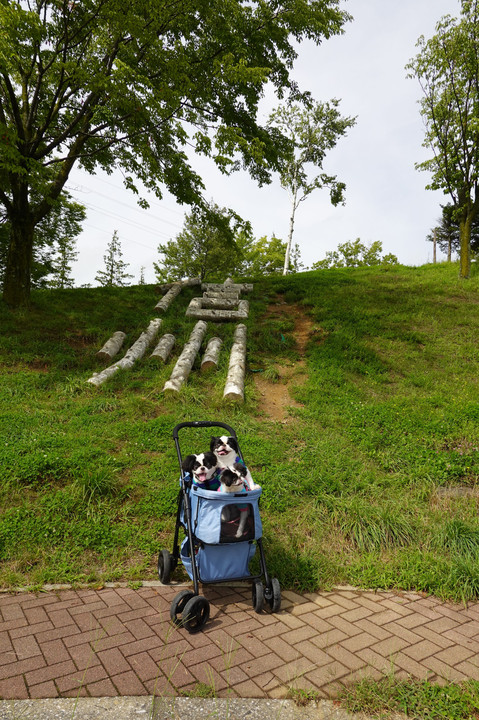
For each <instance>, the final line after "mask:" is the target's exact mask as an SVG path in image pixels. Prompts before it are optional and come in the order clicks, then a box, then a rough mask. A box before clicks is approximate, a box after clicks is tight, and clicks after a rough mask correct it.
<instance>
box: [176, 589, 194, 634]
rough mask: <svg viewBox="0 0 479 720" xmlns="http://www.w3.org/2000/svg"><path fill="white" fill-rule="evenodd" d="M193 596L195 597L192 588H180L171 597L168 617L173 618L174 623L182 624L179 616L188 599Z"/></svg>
mask: <svg viewBox="0 0 479 720" xmlns="http://www.w3.org/2000/svg"><path fill="white" fill-rule="evenodd" d="M193 597H195V594H194V592H193V591H192V590H182V591H181V592H179V593H178V595H177V596H176V597H175V598H174V599H173V602H172V603H171V606H170V618H171V619H172V620H173V622H174V623H175V625H182V619H181V617H179V616H181V615H182V613H183V610H184V609H185V607H186V604H187V602H188V600H191V598H193Z"/></svg>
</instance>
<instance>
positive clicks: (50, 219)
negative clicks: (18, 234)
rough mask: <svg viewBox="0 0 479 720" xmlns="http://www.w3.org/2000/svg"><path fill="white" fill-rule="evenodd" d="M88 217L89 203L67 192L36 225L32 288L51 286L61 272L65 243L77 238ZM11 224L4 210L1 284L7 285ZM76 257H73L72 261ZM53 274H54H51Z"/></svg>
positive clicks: (0, 225) (0, 241)
mask: <svg viewBox="0 0 479 720" xmlns="http://www.w3.org/2000/svg"><path fill="white" fill-rule="evenodd" d="M85 218H86V211H85V207H84V206H83V205H81V204H80V203H78V202H76V201H75V200H73V198H72V197H71V195H70V194H69V193H68V192H63V193H62V194H61V195H60V197H59V198H58V200H57V201H56V202H55V204H54V205H53V207H52V208H51V210H50V212H49V214H48V215H47V216H46V217H45V218H44V219H43V220H42V221H41V222H40V223H38V225H37V226H36V228H35V233H34V245H33V254H32V264H31V276H30V284H31V287H32V288H42V287H47V286H51V284H52V282H55V280H56V275H57V273H58V267H59V266H58V262H59V258H60V256H61V255H62V253H64V252H65V248H64V245H65V243H66V242H71V252H73V245H74V243H75V239H76V238H77V237H78V235H80V233H81V231H82V222H83V221H84V220H85ZM10 237H11V226H10V222H9V221H8V219H7V216H6V214H3V215H2V214H1V211H0V284H1V285H3V282H4V279H5V271H6V265H7V258H8V251H9V246H10ZM72 259H73V257H70V259H69V261H70V260H72ZM52 275H53V278H51V276H52Z"/></svg>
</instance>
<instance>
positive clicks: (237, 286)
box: [201, 283, 253, 292]
mask: <svg viewBox="0 0 479 720" xmlns="http://www.w3.org/2000/svg"><path fill="white" fill-rule="evenodd" d="M201 289H202V290H219V291H220V292H231V290H239V291H240V292H253V283H228V285H225V284H224V283H201Z"/></svg>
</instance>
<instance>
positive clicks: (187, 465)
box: [181, 455, 196, 473]
mask: <svg viewBox="0 0 479 720" xmlns="http://www.w3.org/2000/svg"><path fill="white" fill-rule="evenodd" d="M195 462H196V455H187V456H186V457H185V459H184V460H183V462H182V463H181V467H182V469H183V470H184V471H185V472H187V473H191V471H192V470H193V465H194V464H195Z"/></svg>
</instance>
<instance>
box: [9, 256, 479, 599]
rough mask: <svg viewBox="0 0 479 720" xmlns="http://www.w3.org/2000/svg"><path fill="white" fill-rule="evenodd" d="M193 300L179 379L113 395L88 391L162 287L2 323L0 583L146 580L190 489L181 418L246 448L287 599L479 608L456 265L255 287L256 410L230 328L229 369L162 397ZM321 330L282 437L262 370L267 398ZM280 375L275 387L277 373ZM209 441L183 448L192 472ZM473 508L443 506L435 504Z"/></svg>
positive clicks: (478, 467) (472, 341) (181, 304)
mask: <svg viewBox="0 0 479 720" xmlns="http://www.w3.org/2000/svg"><path fill="white" fill-rule="evenodd" d="M194 294H197V291H196V290H195V289H190V290H185V291H183V293H182V294H181V295H180V296H179V297H178V298H177V299H176V300H175V302H174V303H173V305H172V306H171V307H170V309H169V310H168V312H167V313H166V315H165V316H164V319H163V325H162V328H161V332H172V333H173V334H174V335H175V336H176V338H177V342H176V346H175V349H174V358H173V359H172V360H171V361H170V362H169V363H168V364H167V365H166V366H163V365H160V364H158V362H157V361H154V360H152V359H149V358H148V357H146V358H144V359H143V360H142V361H140V362H139V363H138V364H137V365H136V366H135V367H134V368H133V369H132V370H131V371H127V372H126V371H125V372H119V373H117V375H115V376H114V377H113V378H111V379H110V380H109V381H107V383H106V384H105V385H103V386H101V387H100V388H95V387H93V386H91V385H90V384H88V383H87V382H86V381H87V379H88V378H89V377H90V376H91V375H92V373H93V372H94V371H98V370H99V369H100V368H101V365H100V364H99V362H98V361H97V359H96V358H95V353H96V351H97V350H98V349H99V348H100V347H101V345H102V344H103V343H104V342H105V340H106V339H108V337H110V335H111V334H112V333H113V332H114V331H115V330H123V331H124V332H126V333H127V334H128V340H127V342H128V343H130V344H131V342H133V341H134V340H135V339H136V337H137V336H138V335H139V333H140V332H142V331H143V330H144V329H145V328H146V327H147V325H148V322H149V321H150V320H151V319H152V318H153V317H154V312H153V308H154V305H155V304H156V302H157V299H158V296H157V294H156V293H155V288H154V287H153V286H136V287H131V288H122V289H113V290H111V289H110V290H108V289H104V288H99V289H76V290H65V291H41V292H37V293H34V295H33V307H32V310H31V311H30V312H28V313H27V312H11V311H9V310H7V309H6V308H5V307H3V306H0V438H1V440H0V561H1V563H0V585H1V586H3V587H15V586H17V585H30V586H37V585H40V584H42V583H45V582H59V583H63V582H71V583H84V582H85V583H92V584H101V583H102V582H106V581H116V580H126V581H128V582H137V581H139V580H141V579H151V578H154V577H155V573H156V569H155V568H156V556H157V553H158V550H159V549H160V548H161V547H164V546H166V547H170V549H171V542H172V534H173V528H174V521H175V509H176V496H177V491H178V462H177V458H176V453H175V448H174V444H173V441H172V437H171V433H172V430H173V427H174V426H175V425H176V424H177V423H179V422H182V421H184V420H198V419H206V420H220V421H223V422H227V423H229V424H231V425H232V426H233V427H234V428H235V429H236V431H237V433H238V437H239V439H240V442H241V447H242V450H243V453H244V456H245V458H246V460H247V462H248V464H249V465H250V467H251V469H252V472H253V476H254V478H255V480H256V481H257V482H259V483H260V484H261V485H262V487H263V496H262V501H261V502H262V505H261V507H262V519H263V525H264V544H265V551H266V555H267V561H268V569H269V570H270V572H271V573H272V574H273V575H276V576H278V578H279V579H280V582H281V584H282V586H283V587H290V588H294V589H297V590H300V591H301V590H320V589H325V588H329V587H331V586H333V585H334V584H337V583H350V584H354V585H358V586H362V587H368V588H401V589H406V590H407V589H411V590H419V591H426V592H429V593H434V594H436V595H438V596H440V597H442V598H447V599H450V600H456V601H468V600H472V599H475V600H477V599H478V598H479V560H478V558H479V553H478V552H477V550H478V547H479V520H478V509H479V482H478V479H479V402H478V382H479V380H478V378H479V354H478V352H477V337H478V336H479V313H478V308H479V278H478V276H477V275H474V276H473V277H472V279H471V280H469V281H460V280H459V279H458V277H457V266H455V265H448V264H441V265H436V266H433V265H429V266H424V267H420V268H406V267H395V268H390V269H384V268H369V269H357V270H353V269H350V270H346V269H345V270H328V271H318V272H311V273H302V274H300V275H297V276H288V277H286V278H283V277H279V278H277V279H269V280H264V281H262V282H261V283H259V282H256V284H255V291H254V295H253V297H251V298H250V306H251V307H250V317H249V319H248V321H247V324H248V367H247V376H246V402H245V403H244V404H243V405H239V406H238V405H230V404H225V402H224V401H223V397H222V395H223V388H224V383H225V378H226V374H227V368H228V352H227V349H228V348H229V346H230V344H231V339H232V334H233V329H234V326H233V325H230V324H218V325H214V324H209V325H208V330H207V338H206V340H207V339H208V338H209V337H211V336H213V335H220V337H222V338H223V340H224V351H223V353H222V355H221V359H220V364H219V368H218V371H217V372H216V373H213V374H208V375H201V374H200V373H199V372H198V369H199V360H198V361H197V364H196V366H195V369H194V372H193V374H192V376H191V378H190V380H189V381H188V383H187V384H186V385H185V386H184V387H183V388H182V390H181V392H180V394H179V396H178V397H176V396H171V395H169V396H165V395H163V394H162V388H163V385H164V383H165V381H166V380H167V379H168V377H169V375H170V373H171V370H172V367H173V362H174V360H175V358H176V357H177V356H178V354H179V353H180V351H181V348H182V346H183V343H184V342H185V341H186V339H187V338H188V336H189V334H190V332H191V329H192V327H193V324H194V323H193V322H192V321H191V320H188V319H187V318H186V317H185V309H186V307H187V305H188V302H189V300H190V299H191V297H192V296H193V295H194ZM278 297H280V298H281V300H283V301H285V302H288V303H295V304H297V305H298V306H299V308H300V311H301V312H303V313H306V314H308V316H309V317H310V319H311V322H312V327H313V332H312V333H311V337H310V340H309V344H308V347H307V351H306V369H305V372H306V373H307V380H306V382H305V383H301V384H300V383H298V385H297V387H295V388H294V389H293V391H292V392H293V395H294V399H295V400H296V401H297V402H298V403H299V404H300V406H299V407H295V408H294V410H292V413H293V417H292V419H291V420H290V422H288V423H287V424H283V423H281V422H275V421H272V420H270V419H269V418H268V417H267V416H265V415H264V413H263V408H262V402H261V397H260V396H259V394H257V393H256V390H255V385H254V377H255V371H257V370H258V369H262V370H263V377H264V376H265V375H266V379H267V380H269V382H270V383H271V387H274V383H275V381H277V380H278V372H277V367H279V366H280V365H281V363H291V362H294V361H295V360H297V359H298V355H297V351H296V350H295V343H294V337H293V329H294V319H293V316H292V315H291V314H288V315H287V316H286V317H284V318H282V317H274V316H273V317H271V316H270V314H269V313H268V312H267V307H268V305H270V304H271V303H272V302H274V301H275V300H276V299H277V298H278ZM264 371H267V372H264ZM209 436H210V433H209V431H203V432H201V431H185V433H184V435H183V434H182V435H181V437H180V440H181V447H182V451H183V454H188V453H189V452H199V451H200V450H203V449H206V447H207V446H208V443H209ZM455 486H466V487H468V488H470V489H472V490H474V489H475V488H477V490H478V493H477V496H476V495H472V496H465V497H447V496H443V495H439V494H438V493H437V490H438V488H444V487H455Z"/></svg>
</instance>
